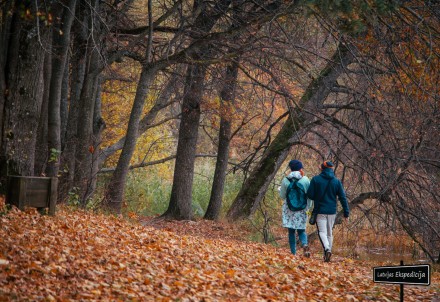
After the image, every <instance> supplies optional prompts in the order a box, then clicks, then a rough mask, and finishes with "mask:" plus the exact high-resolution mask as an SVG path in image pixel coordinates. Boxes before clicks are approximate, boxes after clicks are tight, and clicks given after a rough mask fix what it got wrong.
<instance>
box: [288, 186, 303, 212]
mask: <svg viewBox="0 0 440 302" xmlns="http://www.w3.org/2000/svg"><path fill="white" fill-rule="evenodd" d="M287 180H288V181H289V182H290V184H289V185H288V186H287V189H286V203H287V206H288V207H289V210H291V211H294V212H297V211H301V210H304V209H305V208H306V207H307V196H306V192H304V190H303V189H301V188H300V187H299V186H298V180H292V179H289V178H287Z"/></svg>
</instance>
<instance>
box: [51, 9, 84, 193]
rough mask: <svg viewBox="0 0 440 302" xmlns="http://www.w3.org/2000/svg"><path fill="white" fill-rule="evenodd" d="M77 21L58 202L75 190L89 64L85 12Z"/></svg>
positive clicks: (79, 12) (78, 14)
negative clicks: (82, 105)
mask: <svg viewBox="0 0 440 302" xmlns="http://www.w3.org/2000/svg"><path fill="white" fill-rule="evenodd" d="M76 15H77V19H78V20H80V19H81V17H82V18H83V20H82V22H79V21H78V22H76V23H74V27H73V30H74V44H75V45H76V48H75V49H73V55H72V59H71V66H72V74H71V87H70V101H69V113H68V116H67V126H66V133H65V139H64V144H63V145H62V153H61V169H62V173H61V178H60V181H59V185H58V200H64V199H65V198H66V197H67V194H68V192H70V191H71V190H72V188H73V179H74V176H75V154H76V148H77V143H78V138H77V136H78V135H77V133H78V118H79V111H80V98H81V90H82V87H83V85H84V79H85V74H86V62H87V29H86V27H85V26H83V23H86V18H87V16H86V15H85V13H84V12H83V11H77V14H76Z"/></svg>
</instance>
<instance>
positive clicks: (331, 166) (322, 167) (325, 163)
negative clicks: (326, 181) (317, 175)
mask: <svg viewBox="0 0 440 302" xmlns="http://www.w3.org/2000/svg"><path fill="white" fill-rule="evenodd" d="M334 166H335V165H334V164H333V163H332V162H331V161H329V160H327V161H325V162H323V163H322V164H321V169H322V170H324V169H325V168H330V169H332V168H333V167H334Z"/></svg>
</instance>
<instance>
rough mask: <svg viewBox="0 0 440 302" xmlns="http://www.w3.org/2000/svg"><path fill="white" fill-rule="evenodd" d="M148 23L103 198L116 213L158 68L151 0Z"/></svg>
mask: <svg viewBox="0 0 440 302" xmlns="http://www.w3.org/2000/svg"><path fill="white" fill-rule="evenodd" d="M148 24H149V33H148V43H147V49H146V51H145V59H146V64H145V65H144V66H143V67H142V72H141V76H140V77H139V82H138V85H137V88H136V95H135V98H134V102H133V107H132V109H131V113H130V119H129V121H128V127H127V134H126V135H125V142H124V147H123V148H122V152H121V155H120V156H119V160H118V164H117V165H116V170H115V172H114V173H113V175H112V178H111V180H110V182H109V184H108V186H107V189H106V192H105V195H104V200H103V201H104V204H105V205H106V206H107V208H108V209H109V210H110V211H111V212H113V213H116V214H119V213H121V208H122V199H123V197H124V192H125V180H126V178H127V173H128V170H129V167H130V160H131V157H132V156H133V152H134V149H135V147H136V141H137V138H138V132H139V120H140V117H141V114H142V110H143V108H144V104H145V99H146V97H147V96H148V91H149V88H150V85H151V83H152V82H153V80H154V78H155V76H156V74H157V71H158V69H160V66H159V65H155V66H151V65H149V63H151V61H152V54H151V50H152V47H153V12H152V0H148Z"/></svg>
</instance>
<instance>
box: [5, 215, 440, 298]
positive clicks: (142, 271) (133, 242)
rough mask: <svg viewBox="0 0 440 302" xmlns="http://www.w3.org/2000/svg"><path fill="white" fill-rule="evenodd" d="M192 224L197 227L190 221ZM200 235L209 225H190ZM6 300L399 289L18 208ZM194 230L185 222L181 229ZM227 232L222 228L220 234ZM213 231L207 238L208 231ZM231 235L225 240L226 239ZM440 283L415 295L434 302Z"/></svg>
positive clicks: (210, 243) (315, 294) (318, 294)
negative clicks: (201, 229)
mask: <svg viewBox="0 0 440 302" xmlns="http://www.w3.org/2000/svg"><path fill="white" fill-rule="evenodd" d="M188 224H189V223H188ZM190 224H191V227H192V228H193V229H194V230H195V229H197V227H194V226H199V227H205V228H206V227H208V226H209V224H202V223H200V224H199V222H192V223H190ZM0 225H1V229H0V301H3V300H6V301H9V300H19V301H23V300H25V301H27V300H29V301H87V300H105V301H176V300H181V301H240V300H241V301H305V300H307V301H313V300H315V301H362V300H367V299H375V300H376V301H387V300H396V299H397V297H398V291H397V288H398V287H397V286H387V285H378V284H374V283H373V282H372V280H371V271H372V269H371V266H369V265H368V264H366V263H363V262H354V261H352V260H350V259H342V258H339V259H336V260H335V261H336V262H334V263H330V264H328V263H323V262H322V260H321V259H320V257H319V255H313V256H312V258H311V259H306V258H303V257H301V256H298V257H296V258H294V257H292V256H291V255H290V254H289V253H288V251H287V250H286V249H281V248H274V247H271V246H267V245H263V244H257V243H249V242H239V241H237V240H231V239H229V240H224V239H208V238H202V237H197V236H189V235H177V233H174V232H170V231H166V230H158V229H155V228H152V227H144V226H142V225H140V224H138V223H129V222H127V221H124V220H122V219H117V218H112V217H108V216H103V215H95V214H90V213H87V212H81V211H70V210H68V209H60V210H59V211H58V213H57V216H56V217H49V216H40V215H39V214H38V213H36V211H33V210H31V211H27V212H20V211H18V210H12V211H10V212H9V213H7V214H5V215H2V216H0ZM180 227H185V224H184V223H182V224H180ZM212 228H213V229H215V230H221V229H222V227H221V226H220V227H216V226H215V224H212ZM205 233H206V232H205ZM225 237H226V236H225ZM438 281H439V278H438V275H435V276H433V285H432V286H431V287H429V288H426V287H423V288H421V287H411V288H409V287H408V288H407V289H406V296H405V297H406V298H408V301H423V300H426V301H430V300H432V299H433V297H435V296H436V295H438V293H439V292H438V291H439V286H438Z"/></svg>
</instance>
